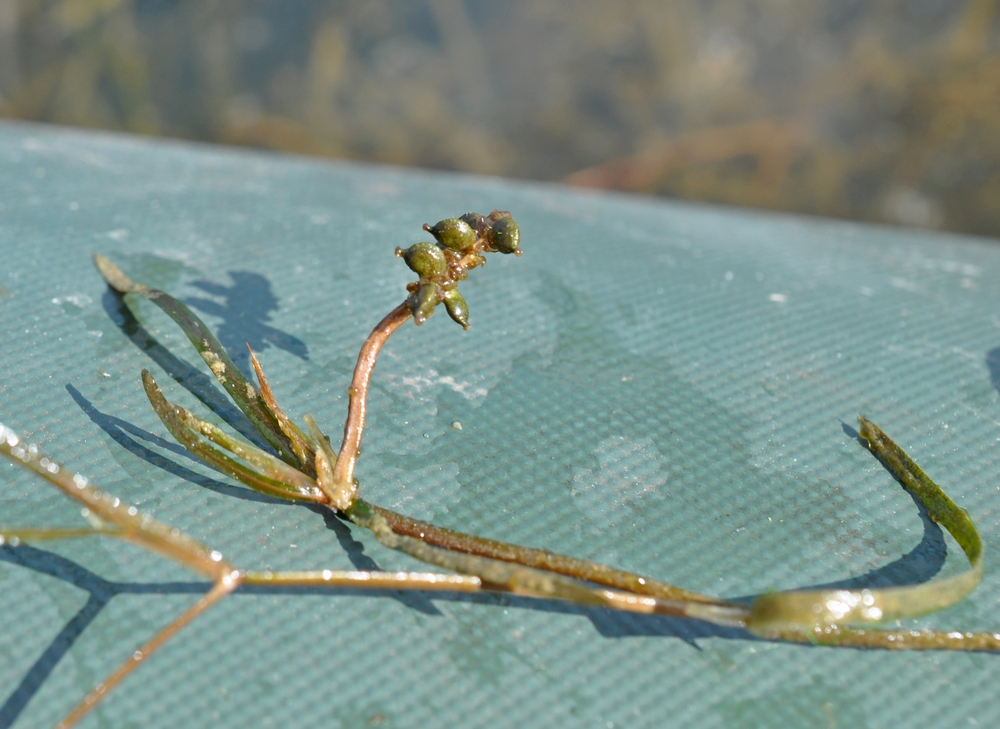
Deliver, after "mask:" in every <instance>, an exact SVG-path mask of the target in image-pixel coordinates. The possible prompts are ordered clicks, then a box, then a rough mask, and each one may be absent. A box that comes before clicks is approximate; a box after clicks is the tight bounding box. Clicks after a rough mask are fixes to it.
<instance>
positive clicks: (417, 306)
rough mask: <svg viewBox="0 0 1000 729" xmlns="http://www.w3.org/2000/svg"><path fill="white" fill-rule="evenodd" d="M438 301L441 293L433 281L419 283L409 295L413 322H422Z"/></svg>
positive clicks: (428, 316) (432, 311)
mask: <svg viewBox="0 0 1000 729" xmlns="http://www.w3.org/2000/svg"><path fill="white" fill-rule="evenodd" d="M440 303H441V295H440V291H439V289H438V285H437V284H435V283H425V284H421V286H420V288H419V289H417V292H416V293H415V294H413V296H411V297H410V308H411V309H413V322H414V323H415V324H417V325H420V324H423V323H424V322H425V321H427V320H428V319H429V318H430V317H431V314H433V313H434V307H435V306H437V305H438V304H440ZM449 313H450V312H449Z"/></svg>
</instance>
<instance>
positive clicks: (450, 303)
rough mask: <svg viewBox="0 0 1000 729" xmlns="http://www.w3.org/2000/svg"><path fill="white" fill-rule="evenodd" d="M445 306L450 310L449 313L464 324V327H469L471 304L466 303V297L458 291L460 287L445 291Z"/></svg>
mask: <svg viewBox="0 0 1000 729" xmlns="http://www.w3.org/2000/svg"><path fill="white" fill-rule="evenodd" d="M444 308H445V309H447V310H448V315H449V316H450V317H451V318H452V319H454V320H455V321H457V322H458V323H459V324H461V325H462V328H463V329H468V328H469V305H468V304H466V303H465V298H464V297H463V296H462V295H461V294H460V293H458V289H450V290H448V291H445V292H444Z"/></svg>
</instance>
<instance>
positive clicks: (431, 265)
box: [398, 243, 448, 278]
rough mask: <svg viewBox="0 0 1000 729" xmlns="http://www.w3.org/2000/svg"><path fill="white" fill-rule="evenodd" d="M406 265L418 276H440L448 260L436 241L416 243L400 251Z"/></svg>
mask: <svg viewBox="0 0 1000 729" xmlns="http://www.w3.org/2000/svg"><path fill="white" fill-rule="evenodd" d="M398 255H402V257H403V260H404V261H406V265H407V266H409V267H410V270H412V271H414V272H415V273H417V274H419V276H420V278H432V277H433V276H440V275H441V274H443V273H444V272H445V271H447V270H448V261H447V259H446V258H445V257H444V251H442V250H441V249H440V248H439V247H438V245H437V244H436V243H417V244H416V245H412V246H410V247H409V248H407V249H405V250H403V251H401V252H400V253H399V254H398Z"/></svg>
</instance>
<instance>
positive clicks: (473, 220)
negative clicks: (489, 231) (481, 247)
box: [459, 213, 486, 233]
mask: <svg viewBox="0 0 1000 729" xmlns="http://www.w3.org/2000/svg"><path fill="white" fill-rule="evenodd" d="M459 220H464V221H465V222H466V223H468V224H469V227H471V228H472V229H473V230H474V231H476V232H477V233H478V232H479V231H480V230H482V228H483V227H485V225H486V218H485V217H484V216H482V215H480V214H479V213H466V214H465V215H463V216H461V217H460V218H459Z"/></svg>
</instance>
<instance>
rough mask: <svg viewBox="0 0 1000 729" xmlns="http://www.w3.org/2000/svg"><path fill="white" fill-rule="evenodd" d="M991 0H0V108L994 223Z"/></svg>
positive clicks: (999, 80)
mask: <svg viewBox="0 0 1000 729" xmlns="http://www.w3.org/2000/svg"><path fill="white" fill-rule="evenodd" d="M998 5H1000V0H884V1H882V2H877V3H876V2H869V1H868V0H813V1H812V2H794V1H792V0H676V1H674V2H668V1H666V0H659V1H656V0H616V1H615V2H608V1H607V0H395V1H393V0H0V116H6V117H9V118H15V119H27V120H40V121H48V122H55V123H60V124H74V125H81V126H88V127H100V128H104V129H116V130H126V131H131V132H138V133H141V134H160V135H169V136H175V137H183V138H186V139H197V140H204V141H211V142H222V143H230V144H241V145H250V146H255V147H264V148H268V149H276V150H287V151H293V152H300V153H305V154H314V155H326V156H331V157H342V158H350V159H359V160H371V161H377V162H390V163H395V164H404V165H419V166H424V167H434V168H441V169H450V170H464V171H470V172H477V173H487V174H496V175H505V176H510V177H520V178H531V179H539V180H565V181H568V182H570V183H573V184H580V185H590V186H597V187H606V188H615V189H623V190H632V191H637V192H643V193H651V194H656V195H665V196H673V197H681V198H686V199H693V200H706V201H713V202H724V203H732V204H736V205H746V206H754V207H761V208H768V209H774V210H788V211H796V212H802V213H813V214H820V215H827V216H838V217H848V218H856V219H863V220H871V221H882V222H889V223H897V224H904V225H914V226H925V227H942V228H948V229H951V230H956V231H963V232H970V233H980V234H986V235H992V236H998V237H1000V12H998V10H1000V8H998Z"/></svg>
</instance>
